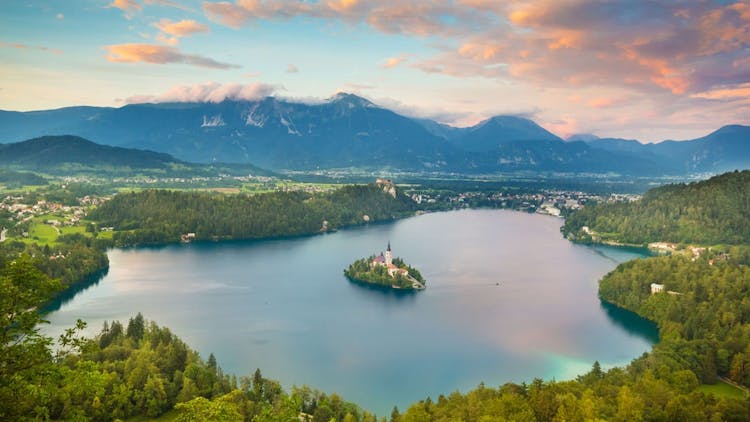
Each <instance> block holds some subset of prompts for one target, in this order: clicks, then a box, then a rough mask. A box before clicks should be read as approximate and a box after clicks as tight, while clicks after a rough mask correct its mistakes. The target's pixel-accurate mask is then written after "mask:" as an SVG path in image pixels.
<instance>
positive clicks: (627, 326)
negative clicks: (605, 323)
mask: <svg viewBox="0 0 750 422" xmlns="http://www.w3.org/2000/svg"><path fill="white" fill-rule="evenodd" d="M599 306H600V307H601V309H602V310H603V311H604V313H605V314H606V315H607V318H609V320H610V321H612V322H613V323H614V324H615V325H617V326H618V327H619V328H621V329H622V330H624V331H625V332H627V333H628V334H630V335H631V336H634V337H639V338H642V339H644V340H647V341H648V342H649V343H656V342H658V341H659V327H657V325H656V324H655V323H653V322H651V321H649V320H647V319H645V318H641V317H640V316H638V315H637V314H635V313H633V312H630V311H628V310H627V309H623V308H620V307H619V306H616V305H613V304H611V303H609V302H607V301H605V300H600V301H599Z"/></svg>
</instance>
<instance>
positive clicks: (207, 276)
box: [44, 210, 658, 415]
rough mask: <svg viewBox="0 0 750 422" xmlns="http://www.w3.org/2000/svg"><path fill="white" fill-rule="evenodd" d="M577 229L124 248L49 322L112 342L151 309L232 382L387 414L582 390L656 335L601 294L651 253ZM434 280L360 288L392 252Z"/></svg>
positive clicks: (370, 234)
mask: <svg viewBox="0 0 750 422" xmlns="http://www.w3.org/2000/svg"><path fill="white" fill-rule="evenodd" d="M561 225H562V220H561V219H558V218H554V217H549V216H542V215H534V214H526V213H521V212H514V211H503V210H465V211H453V212H444V213H434V214H426V215H422V216H418V217H413V218H408V219H404V220H400V221H396V222H393V223H388V224H376V225H370V226H367V227H359V228H353V229H347V230H341V231H339V232H336V233H330V234H325V235H320V236H312V237H305V238H294V239H274V240H263V241H246V242H225V243H195V244H188V245H172V246H166V247H159V248H136V249H124V250H123V249H114V250H111V251H110V252H109V259H110V270H109V273H108V274H107V275H106V276H104V277H103V278H102V279H101V280H100V281H99V282H98V283H96V284H94V285H92V286H91V287H89V288H87V289H85V290H83V291H82V292H80V293H78V294H77V295H76V296H75V297H73V298H72V299H71V300H68V301H67V302H65V303H62V304H61V306H60V308H59V309H58V310H56V311H54V312H52V313H50V314H49V315H47V318H48V319H49V320H50V322H51V324H50V325H49V326H46V327H44V331H45V332H46V333H48V334H53V335H57V334H59V333H60V332H61V331H62V330H63V329H64V328H67V327H69V326H71V325H72V324H73V323H74V322H75V320H76V318H82V319H84V320H86V321H87V322H88V323H89V333H90V334H94V333H96V332H98V330H99V329H100V328H101V326H102V324H103V322H104V321H105V320H107V321H112V320H120V321H121V322H123V323H125V324H126V323H127V320H128V318H130V317H132V316H134V315H135V314H136V313H137V312H139V311H140V312H142V313H143V315H144V317H146V319H149V320H154V321H156V322H157V323H158V324H160V325H164V326H168V327H170V329H171V330H172V331H173V332H174V333H175V334H177V335H178V336H180V337H181V338H182V339H183V340H184V341H185V342H187V344H188V345H190V346H191V347H192V348H194V349H196V350H198V351H199V352H200V353H201V355H202V356H203V357H204V358H205V357H207V356H208V354H209V353H210V352H213V353H214V354H215V355H216V358H217V360H218V362H219V365H220V366H221V367H222V368H223V369H224V371H225V372H228V373H235V374H237V375H238V376H239V375H251V374H252V372H253V371H254V370H255V368H260V369H261V371H262V372H263V375H264V376H267V377H269V378H273V379H277V380H279V381H281V382H282V384H283V385H284V386H286V387H289V386H291V385H294V384H296V385H302V384H307V385H310V386H312V387H314V388H318V389H321V390H323V391H326V392H329V393H330V392H336V393H338V394H340V395H341V396H342V397H343V398H344V399H346V400H350V401H353V402H356V403H357V404H359V405H361V406H362V407H364V408H365V409H368V410H370V411H373V412H376V413H378V414H379V415H386V414H389V413H390V410H391V408H392V407H393V405H398V406H399V408H400V409H401V410H404V409H405V408H406V407H407V406H408V405H409V404H410V403H413V402H416V401H418V400H420V399H424V398H426V397H428V396H430V397H432V398H433V399H436V398H437V397H438V396H439V395H440V394H446V395H447V394H449V393H451V392H453V391H455V390H460V391H467V390H469V389H471V388H474V387H476V386H477V385H478V384H479V383H480V382H484V383H485V384H486V385H492V386H497V385H500V384H502V383H505V382H508V381H514V382H519V383H520V382H522V381H526V382H528V381H530V380H532V379H533V378H534V377H542V378H545V379H551V378H555V379H568V378H573V377H575V376H576V375H579V374H581V373H584V372H586V371H588V370H589V369H590V367H591V365H592V364H593V362H594V361H595V360H599V362H600V363H601V364H602V366H604V367H610V366H613V365H624V364H626V363H628V362H629V361H630V360H632V359H633V358H634V357H636V356H639V355H640V354H642V353H643V352H644V351H646V350H649V349H650V347H651V345H652V344H653V343H654V342H655V341H657V340H658V337H657V331H656V328H655V326H654V325H653V324H650V323H648V322H647V321H645V320H643V319H641V318H638V317H637V316H635V315H634V314H631V313H629V312H625V311H622V310H620V309H617V308H613V307H611V306H605V305H603V304H602V303H601V302H600V301H599V299H598V297H597V282H598V280H599V279H600V278H601V277H602V276H603V275H604V274H606V273H607V272H608V271H610V270H612V269H613V268H614V267H615V266H616V265H617V263H619V262H623V261H626V260H630V259H633V258H637V257H640V256H642V255H639V253H638V252H636V251H628V250H623V249H616V248H608V247H587V246H581V245H575V244H573V243H571V242H568V241H566V240H565V239H564V238H563V237H562V235H561V234H560V226H561ZM388 241H390V242H391V246H392V249H393V254H394V256H397V257H402V258H404V259H405V260H406V261H407V262H408V263H409V264H411V265H413V266H415V267H416V268H417V269H419V270H420V271H421V272H422V275H423V276H424V277H425V279H426V280H427V289H426V290H424V291H420V292H416V293H414V292H396V291H391V290H378V289H374V288H370V287H367V286H362V285H358V284H354V283H351V282H349V281H348V280H347V279H346V278H345V277H344V275H343V270H344V268H346V267H347V266H348V265H349V264H350V263H351V262H352V261H354V260H356V259H358V258H361V257H365V256H369V255H372V254H376V253H380V252H381V251H383V250H384V249H385V247H386V245H387V243H388Z"/></svg>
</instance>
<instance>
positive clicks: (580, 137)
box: [565, 133, 601, 142]
mask: <svg viewBox="0 0 750 422" xmlns="http://www.w3.org/2000/svg"><path fill="white" fill-rule="evenodd" d="M599 139H601V138H600V137H598V136H596V135H594V134H591V133H576V134H574V135H570V136H568V138H567V139H565V140H566V141H568V142H592V141H596V140H599Z"/></svg>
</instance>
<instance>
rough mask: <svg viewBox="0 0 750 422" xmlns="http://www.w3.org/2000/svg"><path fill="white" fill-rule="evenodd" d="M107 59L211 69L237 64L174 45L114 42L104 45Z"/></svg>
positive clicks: (115, 61)
mask: <svg viewBox="0 0 750 422" xmlns="http://www.w3.org/2000/svg"><path fill="white" fill-rule="evenodd" d="M105 48H106V49H107V51H108V52H109V55H108V56H107V60H109V61H110V62H114V63H152V64H167V63H182V64H188V65H192V66H199V67H207V68H212V69H230V68H237V67H239V66H238V65H234V64H228V63H221V62H217V61H216V60H213V59H211V58H208V57H203V56H199V55H194V54H185V53H182V52H181V51H180V50H179V49H177V48H175V47H167V46H162V45H155V44H115V45H108V46H106V47H105Z"/></svg>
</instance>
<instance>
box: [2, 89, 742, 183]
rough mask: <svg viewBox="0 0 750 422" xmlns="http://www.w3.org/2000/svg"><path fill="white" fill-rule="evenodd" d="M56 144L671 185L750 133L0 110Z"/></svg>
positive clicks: (302, 165)
mask: <svg viewBox="0 0 750 422" xmlns="http://www.w3.org/2000/svg"><path fill="white" fill-rule="evenodd" d="M732 128H734V129H732ZM49 134H73V135H77V136H82V137H84V138H87V139H90V140H92V141H94V142H97V143H101V144H106V145H111V146H121V147H130V148H138V149H147V150H153V151H159V152H164V153H168V154H171V155H173V156H174V157H176V158H178V159H180V160H185V161H189V162H203V163H208V162H237V163H253V164H255V165H259V166H261V167H265V168H271V169H276V170H279V169H281V170H283V169H288V170H311V169H321V168H345V167H360V168H372V169H397V170H408V171H428V172H434V171H437V172H455V173H496V172H505V171H532V172H547V171H566V172H590V173H610V172H615V173H621V174H633V175H636V174H637V175H641V174H644V175H660V174H685V173H691V172H711V171H723V170H730V169H733V168H747V167H750V146H749V145H750V144H749V143H748V142H746V139H747V138H748V137H750V136H748V134H750V128H748V127H745V126H728V127H726V128H723V129H721V130H719V131H717V132H714V133H713V134H710V135H708V136H706V137H704V138H700V139H697V140H694V141H682V142H663V143H660V144H653V145H652V144H641V143H639V142H637V141H626V140H619V139H598V138H596V139H594V138H595V137H593V136H589V137H588V138H586V139H580V141H576V139H575V138H574V139H572V140H569V141H568V142H564V141H563V140H562V139H561V138H559V137H558V136H556V135H554V134H553V133H551V132H549V131H547V130H546V129H544V128H542V127H541V126H539V125H537V124H536V123H534V122H533V121H531V120H529V119H525V118H521V117H515V116H495V117H493V118H490V119H487V120H485V121H483V122H481V123H479V124H477V125H475V126H472V127H467V128H456V127H451V126H447V125H444V124H441V123H438V122H435V121H433V120H426V119H414V118H410V117H406V116H403V115H400V114H397V113H395V112H393V111H391V110H388V109H386V108H383V107H380V106H378V105H376V104H373V103H372V102H370V101H369V100H367V99H364V98H361V97H358V96H356V95H352V94H345V93H339V94H337V95H335V96H333V97H332V98H330V99H328V100H326V101H324V102H320V103H316V104H304V103H297V102H291V101H287V100H282V99H278V98H274V97H267V98H263V99H261V100H257V101H233V100H225V101H223V102H219V103H159V104H131V105H127V106H124V107H120V108H109V107H69V108H63V109H58V110H46V111H33V112H8V111H0V141H4V142H13V141H20V140H24V139H29V138H33V137H37V136H42V135H49ZM571 141H572V142H571ZM581 141H583V142H581ZM734 166H736V167H734Z"/></svg>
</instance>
